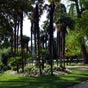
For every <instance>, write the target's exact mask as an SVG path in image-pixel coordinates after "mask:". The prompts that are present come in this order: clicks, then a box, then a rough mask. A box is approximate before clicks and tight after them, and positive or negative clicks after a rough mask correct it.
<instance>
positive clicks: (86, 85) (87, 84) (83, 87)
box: [69, 80, 88, 88]
mask: <svg viewBox="0 0 88 88" xmlns="http://www.w3.org/2000/svg"><path fill="white" fill-rule="evenodd" d="M69 88H88V80H87V81H84V82H81V83H80V84H76V85H74V86H72V87H69Z"/></svg>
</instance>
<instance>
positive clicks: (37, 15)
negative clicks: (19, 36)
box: [36, 3, 42, 75]
mask: <svg viewBox="0 0 88 88" xmlns="http://www.w3.org/2000/svg"><path fill="white" fill-rule="evenodd" d="M38 9H39V8H38V3H37V4H36V30H37V39H38V65H39V71H40V75H41V74H42V69H41V62H40V30H39V11H38Z"/></svg>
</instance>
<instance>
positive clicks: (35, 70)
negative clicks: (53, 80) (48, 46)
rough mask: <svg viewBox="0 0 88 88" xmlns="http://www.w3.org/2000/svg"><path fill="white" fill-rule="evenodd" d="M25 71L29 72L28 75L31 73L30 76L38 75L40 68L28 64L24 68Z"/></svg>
mask: <svg viewBox="0 0 88 88" xmlns="http://www.w3.org/2000/svg"><path fill="white" fill-rule="evenodd" d="M24 72H25V73H26V74H27V75H30V76H36V75H38V74H39V69H38V68H37V67H35V66H31V65H30V66H26V67H25V68H24Z"/></svg>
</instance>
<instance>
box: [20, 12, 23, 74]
mask: <svg viewBox="0 0 88 88" xmlns="http://www.w3.org/2000/svg"><path fill="white" fill-rule="evenodd" d="M20 37H21V58H22V72H24V58H23V54H24V53H23V51H24V50H23V12H22V13H21V14H20Z"/></svg>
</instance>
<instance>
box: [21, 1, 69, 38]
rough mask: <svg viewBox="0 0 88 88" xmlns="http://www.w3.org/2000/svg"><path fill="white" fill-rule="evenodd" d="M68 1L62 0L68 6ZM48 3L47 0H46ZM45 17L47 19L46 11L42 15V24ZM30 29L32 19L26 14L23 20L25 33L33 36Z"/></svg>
mask: <svg viewBox="0 0 88 88" xmlns="http://www.w3.org/2000/svg"><path fill="white" fill-rule="evenodd" d="M67 1H68V0H61V3H63V4H65V6H66V7H68V6H69V4H68V2H67ZM46 3H48V2H47V0H46ZM45 19H46V13H44V15H43V16H42V17H41V21H40V24H42V23H43V21H44V20H45ZM30 30H31V23H30V20H28V17H27V16H26V17H25V18H24V22H23V34H24V35H27V36H29V37H30V36H31V32H30ZM54 36H55V37H56V31H55V33H54Z"/></svg>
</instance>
